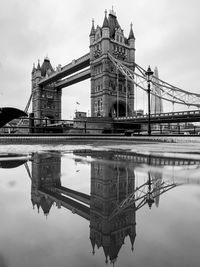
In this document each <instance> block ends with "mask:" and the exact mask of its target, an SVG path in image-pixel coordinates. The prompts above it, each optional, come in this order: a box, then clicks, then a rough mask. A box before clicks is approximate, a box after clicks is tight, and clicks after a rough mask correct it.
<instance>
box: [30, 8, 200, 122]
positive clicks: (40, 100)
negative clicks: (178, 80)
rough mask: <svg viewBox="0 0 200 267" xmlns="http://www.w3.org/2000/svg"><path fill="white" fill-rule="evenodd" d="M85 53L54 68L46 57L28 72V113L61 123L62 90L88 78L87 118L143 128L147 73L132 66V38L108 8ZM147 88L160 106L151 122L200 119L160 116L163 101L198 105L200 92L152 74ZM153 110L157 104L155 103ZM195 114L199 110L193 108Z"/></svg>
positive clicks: (145, 119)
mask: <svg viewBox="0 0 200 267" xmlns="http://www.w3.org/2000/svg"><path fill="white" fill-rule="evenodd" d="M89 40H90V45H89V53H87V54H85V55H83V56H82V57H80V58H78V59H74V60H72V62H70V63H69V64H67V65H65V66H63V67H61V66H60V65H58V67H57V69H56V70H54V69H53V67H52V65H51V63H50V60H49V59H48V58H45V59H44V62H43V63H42V65H41V66H40V63H39V62H38V65H37V67H35V65H34V67H33V70H32V92H31V96H32V112H33V114H34V117H35V118H38V119H40V120H38V122H37V124H42V119H43V118H49V119H50V121H51V123H57V122H58V121H59V120H61V117H62V112H61V99H62V90H63V88H65V87H68V86H70V85H72V84H76V83H78V82H81V81H83V80H86V79H90V80H91V88H90V98H91V117H93V118H94V119H95V118H96V119H97V118H99V117H104V118H107V117H110V118H113V119H114V123H117V121H118V120H119V121H124V122H126V121H128V120H129V121H130V120H132V121H133V122H134V123H137V122H138V123H140V124H142V123H143V124H146V123H147V121H148V120H147V116H146V117H145V116H143V117H136V114H137V110H136V109H137V107H136V101H137V99H136V98H137V95H136V91H137V89H139V90H143V91H145V92H147V87H146V83H147V77H146V72H145V70H144V69H143V68H142V67H140V66H139V65H138V64H137V63H136V62H135V51H136V49H135V36H134V33H133V26H132V24H131V26H130V32H129V35H128V37H127V36H125V35H124V31H123V29H122V27H121V26H120V24H119V22H118V19H117V16H116V13H115V12H114V10H113V9H112V10H111V11H110V12H109V14H107V11H105V16H104V20H103V23H102V26H98V25H97V26H96V27H95V26H94V21H92V27H91V31H90V34H89ZM152 85H153V88H155V90H153V89H152V90H151V95H152V101H153V102H154V104H155V103H157V104H156V105H158V104H159V105H160V108H158V109H157V110H158V111H156V108H155V107H154V114H151V119H152V122H153V123H157V124H159V123H165V122H166V123H168V122H172V119H173V121H174V122H181V121H184V122H185V121H199V120H200V118H199V113H198V112H195V113H190V112H189V113H188V114H187V116H185V113H179V114H176V113H173V112H171V113H170V114H163V108H162V107H163V103H162V101H169V102H171V103H172V105H174V104H181V105H185V106H187V107H190V106H194V107H198V108H199V107H200V94H196V93H192V92H189V91H186V90H183V89H181V88H178V87H176V86H173V85H171V84H169V83H167V82H165V81H163V80H161V79H159V78H158V71H157V70H156V72H155V75H154V76H153V80H152ZM154 106H155V105H154ZM196 111H198V110H196Z"/></svg>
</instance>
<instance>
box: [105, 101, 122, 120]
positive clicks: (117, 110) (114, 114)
mask: <svg viewBox="0 0 200 267" xmlns="http://www.w3.org/2000/svg"><path fill="white" fill-rule="evenodd" d="M117 113H118V114H117ZM117 115H118V117H125V116H126V106H125V104H124V103H123V102H119V103H118V107H117V102H115V103H114V104H113V105H112V107H111V109H110V112H109V117H112V118H114V117H117Z"/></svg>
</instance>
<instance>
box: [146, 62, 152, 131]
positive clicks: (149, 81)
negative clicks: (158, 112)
mask: <svg viewBox="0 0 200 267" xmlns="http://www.w3.org/2000/svg"><path fill="white" fill-rule="evenodd" d="M145 75H146V76H147V85H148V87H147V94H148V135H151V122H150V117H151V106H150V93H151V85H150V83H151V79H152V76H153V71H152V70H151V68H150V66H149V67H148V69H147V71H146V72H145Z"/></svg>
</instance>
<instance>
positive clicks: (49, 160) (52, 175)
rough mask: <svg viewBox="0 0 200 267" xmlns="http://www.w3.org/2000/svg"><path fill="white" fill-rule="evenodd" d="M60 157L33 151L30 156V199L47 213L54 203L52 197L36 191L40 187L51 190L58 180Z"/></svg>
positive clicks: (58, 182)
mask: <svg viewBox="0 0 200 267" xmlns="http://www.w3.org/2000/svg"><path fill="white" fill-rule="evenodd" d="M60 170H61V158H60V156H56V157H55V155H51V154H46V153H45V154H39V153H34V154H33V156H32V187H31V201H32V204H33V207H34V206H35V205H36V206H37V208H38V211H39V209H40V208H41V209H42V210H43V212H44V214H45V215H47V214H48V213H49V211H50V209H51V207H52V205H53V203H54V201H53V200H52V199H50V198H49V197H47V196H44V195H42V194H41V193H39V192H38V189H40V188H47V189H50V190H52V189H53V188H55V187H56V186H59V185H60V184H61V182H60Z"/></svg>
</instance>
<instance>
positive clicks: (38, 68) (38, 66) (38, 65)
mask: <svg viewBox="0 0 200 267" xmlns="http://www.w3.org/2000/svg"><path fill="white" fill-rule="evenodd" d="M37 70H40V60H39V59H38V64H37Z"/></svg>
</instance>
